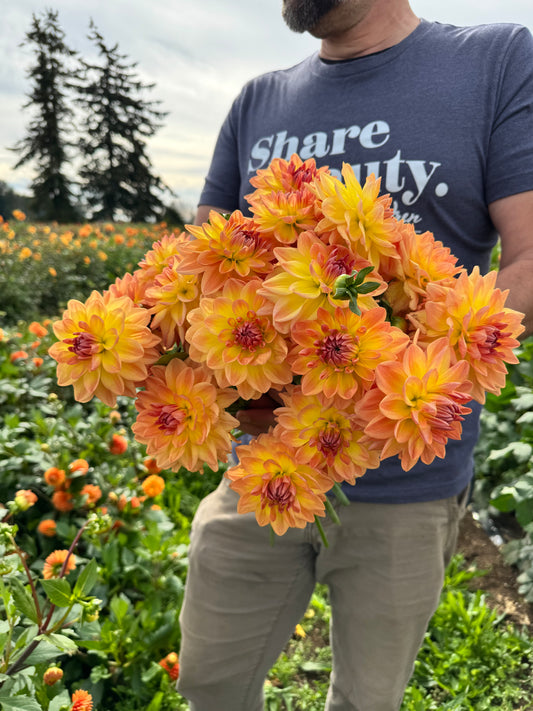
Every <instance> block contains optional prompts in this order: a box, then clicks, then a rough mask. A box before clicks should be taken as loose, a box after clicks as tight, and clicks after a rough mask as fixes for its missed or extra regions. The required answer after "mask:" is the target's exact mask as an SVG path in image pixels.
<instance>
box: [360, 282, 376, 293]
mask: <svg viewBox="0 0 533 711" xmlns="http://www.w3.org/2000/svg"><path fill="white" fill-rule="evenodd" d="M379 286H381V285H380V284H379V282H377V281H365V283H364V284H361V286H359V287H357V293H358V294H370V292H371V291H375V290H376V289H377V288H378V287H379Z"/></svg>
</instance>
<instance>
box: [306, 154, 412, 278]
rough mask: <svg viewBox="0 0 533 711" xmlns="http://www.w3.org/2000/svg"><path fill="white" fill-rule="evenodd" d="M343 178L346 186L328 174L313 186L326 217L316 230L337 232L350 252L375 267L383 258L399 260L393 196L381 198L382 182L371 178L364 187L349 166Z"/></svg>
mask: <svg viewBox="0 0 533 711" xmlns="http://www.w3.org/2000/svg"><path fill="white" fill-rule="evenodd" d="M342 177H343V178H344V184H343V183H342V182H341V181H340V180H338V179H337V178H335V177H333V176H331V175H327V174H323V175H320V176H319V177H318V178H317V179H316V181H315V183H314V190H315V192H316V194H317V196H318V197H319V198H320V199H321V200H322V204H321V209H322V212H323V214H324V218H323V219H322V220H321V221H320V222H319V224H318V226H317V228H316V231H317V232H319V233H322V232H326V233H327V232H331V231H332V230H337V231H338V232H339V234H340V235H341V236H342V238H343V239H344V240H345V242H346V244H347V245H348V247H349V248H350V249H352V250H353V251H355V252H359V253H360V254H361V255H362V256H363V257H365V258H366V259H368V261H369V262H371V263H372V264H373V265H374V266H375V267H379V265H380V262H381V260H382V259H383V258H384V257H393V258H397V256H398V255H397V252H396V248H395V243H396V242H398V241H399V240H400V238H401V235H400V232H399V230H398V229H397V221H396V220H395V218H394V215H393V211H392V209H391V207H390V204H391V202H392V198H391V196H390V195H382V196H381V197H380V196H379V188H380V185H381V179H380V178H377V179H376V177H375V176H374V175H370V176H369V177H368V178H367V179H366V181H365V184H364V186H363V187H361V184H360V183H359V181H358V180H357V178H356V177H355V174H354V172H353V168H352V167H351V166H350V165H349V164H348V163H344V165H343V167H342Z"/></svg>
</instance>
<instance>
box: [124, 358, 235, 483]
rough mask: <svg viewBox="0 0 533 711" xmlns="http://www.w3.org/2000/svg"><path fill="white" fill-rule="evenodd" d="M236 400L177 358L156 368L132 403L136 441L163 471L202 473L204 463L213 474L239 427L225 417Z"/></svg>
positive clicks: (208, 376) (232, 393)
mask: <svg viewBox="0 0 533 711" xmlns="http://www.w3.org/2000/svg"><path fill="white" fill-rule="evenodd" d="M237 397H238V394H237V392H236V391H235V390H229V389H228V390H220V389H219V388H217V387H216V386H215V384H214V382H213V376H212V374H211V373H210V372H209V371H208V370H207V368H205V367H203V366H197V365H192V364H190V365H189V364H187V363H185V362H184V361H182V360H180V359H179V358H174V359H173V360H171V361H170V363H169V364H168V365H167V366H161V365H156V366H154V367H153V368H152V369H151V372H150V376H149V377H148V378H147V380H146V382H145V388H144V390H142V391H140V392H139V395H138V397H137V400H136V401H135V407H136V409H137V411H138V413H139V414H138V415H137V420H136V421H135V423H134V424H133V425H132V430H133V432H134V434H135V439H136V440H137V441H138V442H141V443H142V444H145V445H146V452H147V454H148V456H150V457H153V458H154V459H155V460H156V462H157V466H158V467H160V468H161V469H171V470H172V471H177V470H178V469H179V468H180V467H185V469H187V470H188V471H191V472H192V471H198V472H202V471H203V464H204V463H206V464H207V465H208V466H209V467H211V469H217V468H218V462H219V460H220V461H223V462H225V461H226V460H227V455H228V453H229V452H230V450H231V442H232V437H231V434H230V433H231V430H232V429H234V428H235V427H237V426H238V424H239V422H238V420H236V419H235V418H234V417H233V416H232V415H230V414H229V413H227V412H226V411H225V408H226V407H227V406H228V405H231V404H232V403H233V402H234V401H235V400H236V399H237Z"/></svg>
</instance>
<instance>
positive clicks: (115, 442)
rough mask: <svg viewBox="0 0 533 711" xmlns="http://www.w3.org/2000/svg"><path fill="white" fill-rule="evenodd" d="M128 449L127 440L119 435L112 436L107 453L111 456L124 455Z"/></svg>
mask: <svg viewBox="0 0 533 711" xmlns="http://www.w3.org/2000/svg"><path fill="white" fill-rule="evenodd" d="M127 449H128V440H127V439H126V438H125V437H123V436H122V435H119V434H116V433H115V434H113V435H112V437H111V442H110V443H109V451H110V452H111V454H124V452H125V451H126V450H127Z"/></svg>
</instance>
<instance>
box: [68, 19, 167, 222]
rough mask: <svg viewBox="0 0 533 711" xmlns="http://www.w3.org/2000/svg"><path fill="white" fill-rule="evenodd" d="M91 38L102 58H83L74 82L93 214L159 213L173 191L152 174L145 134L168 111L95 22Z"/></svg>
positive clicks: (137, 217)
mask: <svg viewBox="0 0 533 711" xmlns="http://www.w3.org/2000/svg"><path fill="white" fill-rule="evenodd" d="M90 29H91V31H90V33H89V39H90V40H91V41H92V42H94V43H95V45H96V46H97V48H98V50H99V59H100V63H96V64H91V63H88V62H85V61H82V62H81V64H82V67H83V74H82V80H81V82H80V83H79V84H78V86H77V87H76V89H77V91H78V93H79V96H80V102H79V103H80V106H81V108H82V109H83V113H84V116H85V132H84V137H83V138H82V139H81V141H80V151H81V154H82V155H83V157H84V164H83V168H82V169H81V170H80V177H81V178H82V180H83V191H84V195H85V199H86V201H87V204H88V205H89V206H90V208H91V209H92V218H93V219H101V220H114V219H116V218H117V216H118V215H119V212H120V211H122V212H123V213H124V214H125V216H127V217H128V218H129V219H130V220H133V221H139V222H141V221H144V220H147V219H150V218H152V217H156V218H158V217H159V216H160V214H161V212H162V211H163V210H164V204H163V202H162V200H161V196H162V194H163V193H164V192H165V191H168V192H171V191H170V189H169V188H168V187H167V186H166V185H165V184H164V183H163V182H162V180H161V179H160V178H159V177H157V176H156V175H154V173H153V167H152V164H151V162H150V159H149V158H148V156H147V154H146V139H147V138H149V137H150V136H153V135H154V133H155V132H156V131H157V129H158V128H160V127H161V123H160V121H161V119H163V118H164V117H165V116H166V115H167V114H166V113H163V112H161V111H158V110H157V109H156V108H155V107H156V106H157V105H158V104H160V103H161V102H160V101H147V100H146V99H144V98H143V94H144V93H145V92H146V91H147V90H151V89H152V88H153V87H154V84H144V83H143V82H141V81H140V80H139V79H138V77H137V74H136V73H135V71H134V69H135V67H136V66H137V63H136V62H129V61H127V57H126V55H124V54H120V52H119V50H118V44H115V45H113V46H111V47H110V46H109V45H107V44H106V43H105V42H104V39H103V37H102V35H101V34H100V33H99V32H98V30H97V29H96V27H95V25H94V23H93V22H92V21H91V24H90Z"/></svg>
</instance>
